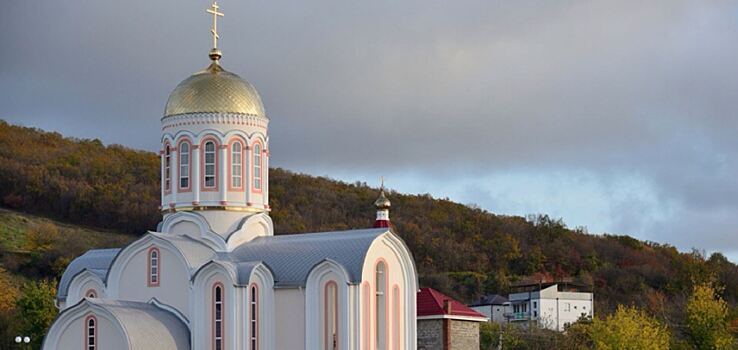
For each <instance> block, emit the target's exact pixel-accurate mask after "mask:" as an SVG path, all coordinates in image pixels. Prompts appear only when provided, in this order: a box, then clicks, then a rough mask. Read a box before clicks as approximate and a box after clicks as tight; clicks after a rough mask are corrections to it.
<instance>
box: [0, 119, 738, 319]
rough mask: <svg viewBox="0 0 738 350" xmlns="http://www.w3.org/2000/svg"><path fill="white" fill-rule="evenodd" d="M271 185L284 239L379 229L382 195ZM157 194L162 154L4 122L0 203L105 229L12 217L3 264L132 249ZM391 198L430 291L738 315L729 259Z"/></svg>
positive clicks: (55, 265) (353, 188) (549, 222)
mask: <svg viewBox="0 0 738 350" xmlns="http://www.w3.org/2000/svg"><path fill="white" fill-rule="evenodd" d="M270 179H271V183H270V186H271V187H270V197H271V198H270V201H271V205H272V208H273V211H272V213H271V215H272V218H273V219H274V223H275V225H276V231H277V232H278V233H296V232H312V231H323V230H334V229H344V228H358V227H368V226H370V225H371V224H372V221H373V219H374V209H373V207H372V202H373V200H374V199H375V198H376V196H377V193H378V191H377V189H376V188H370V187H368V186H367V185H366V184H363V183H353V184H349V183H344V182H340V181H335V180H331V179H328V178H322V177H313V176H308V175H303V174H295V173H293V172H290V171H287V170H284V169H279V168H277V169H270ZM158 186H159V159H158V156H157V155H155V154H154V153H151V152H144V151H137V150H131V149H128V148H125V147H122V146H118V145H112V146H105V145H103V144H102V143H101V142H99V141H97V140H78V139H72V138H64V137H63V136H62V135H60V134H58V133H48V132H42V131H40V130H36V129H30V128H23V127H18V126H13V125H9V124H7V123H5V122H2V121H0V205H2V206H4V207H6V208H10V209H12V210H15V211H21V212H25V213H32V214H36V215H41V216H44V217H48V218H51V219H54V220H58V221H62V222H65V223H70V224H76V225H81V226H84V227H96V228H99V229H94V230H92V229H84V228H79V227H73V226H66V225H61V224H59V225H57V224H55V226H58V227H61V229H60V230H61V231H59V233H58V235H57V237H63V238H58V239H56V240H52V241H51V242H45V241H43V240H42V241H41V242H37V241H38V240H39V239H40V238H39V236H41V237H45V236H46V235H43V234H42V235H39V234H38V233H34V232H35V231H34V230H36V231H38V229H36V228H34V225H25V224H22V222H23V220H30V219H28V218H29V217H30V216H23V215H17V214H12V213H9V212H7V211H2V212H0V235H1V236H0V238H1V239H2V241H1V242H0V247H2V249H3V250H4V251H5V253H6V254H5V256H8V254H29V255H32V256H36V259H37V260H35V262H36V263H38V264H39V267H37V268H33V266H32V265H25V267H24V266H21V265H17V266H9V264H10V263H11V262H12V261H11V262H9V260H8V259H3V260H2V263H3V264H4V265H5V267H6V268H7V269H8V270H10V271H11V272H15V273H23V274H25V275H27V276H30V277H47V276H50V277H58V274H59V272H60V271H62V269H63V265H64V263H65V262H66V261H68V258H70V257H73V256H76V255H78V254H79V253H81V252H82V251H83V250H84V249H87V248H90V247H99V246H112V245H123V244H125V242H127V241H130V240H131V239H132V238H131V237H132V236H130V235H141V234H143V233H145V232H146V230H147V229H154V228H155V227H156V223H157V222H158V221H159V219H160V214H159V212H158V208H157V207H158V204H159V189H158ZM390 198H391V200H392V204H393V210H392V222H393V224H394V225H395V228H396V232H397V233H398V234H399V235H400V236H401V237H402V238H403V239H404V240H405V241H406V242H407V244H408V246H409V247H410V249H411V251H412V252H413V254H414V257H415V260H416V263H417V267H418V270H419V272H420V275H421V285H422V286H431V287H434V288H437V289H439V290H441V291H442V292H444V293H447V294H450V295H452V296H455V297H457V298H460V299H462V300H464V301H471V300H472V299H474V298H476V297H478V296H480V295H482V294H484V293H488V292H504V291H505V290H506V288H507V287H508V286H509V285H510V284H511V283H513V282H515V281H517V280H520V279H523V278H525V277H526V276H531V275H536V276H539V277H546V278H564V277H572V278H575V279H577V280H579V281H582V282H584V283H587V284H591V285H593V286H594V290H595V293H596V296H595V300H596V306H595V309H596V310H598V312H599V313H600V314H605V313H609V312H611V311H612V310H614V309H615V306H616V305H618V304H634V305H637V306H640V307H643V308H645V309H646V310H648V311H650V312H651V313H653V314H656V315H660V316H661V317H662V318H663V319H665V320H672V319H679V318H680V317H681V316H682V310H683V309H684V302H685V299H686V296H687V295H688V294H689V292H690V291H691V286H692V284H693V283H694V282H700V281H703V280H706V279H710V278H715V279H717V280H718V281H719V282H720V283H721V284H722V285H723V286H724V287H725V289H724V296H725V299H726V300H727V301H728V303H729V304H730V305H731V308H734V307H735V305H736V302H737V301H738V267H737V266H736V265H735V264H733V263H730V262H728V261H727V259H725V257H723V256H722V255H720V254H713V255H712V256H710V257H704V256H702V255H701V254H699V253H698V252H692V253H680V252H679V251H677V250H676V249H675V248H674V247H672V246H669V245H667V244H656V243H652V242H643V241H639V240H636V239H633V238H631V237H627V236H610V235H591V234H587V233H585V232H581V231H577V230H572V229H569V228H567V227H566V226H565V224H564V223H563V222H562V221H561V220H557V219H553V218H550V217H548V216H545V215H538V216H532V217H529V218H523V217H517V216H503V215H495V214H492V213H489V212H487V211H484V210H481V209H478V208H470V207H467V206H464V205H461V204H457V203H453V202H451V201H448V200H439V199H434V198H431V197H430V196H427V195H404V194H400V193H395V192H392V193H390ZM19 220H20V221H19ZM38 220H43V219H38ZM19 222H20V223H19ZM24 225H25V226H24ZM60 225H61V226H60ZM35 226H39V225H35ZM41 226H43V225H41ZM46 229H47V230H51V231H53V230H54V229H51V228H48V227H47V228H46ZM44 232H46V231H44ZM114 232H117V233H114ZM24 234H25V235H26V236H28V237H36V238H33V239H31V241H32V242H36V243H34V244H31V245H29V244H28V243H27V242H28V241H29V238H23V236H24ZM695 234H699V232H695ZM39 247H45V248H44V249H46V250H40V249H41V248H39ZM59 247H63V248H64V249H59ZM27 249H30V251H29V252H26V253H24V252H23V251H24V250H27ZM59 251H62V253H59ZM53 252H56V253H53ZM53 254H60V255H59V256H51V255H53ZM11 260H12V259H11Z"/></svg>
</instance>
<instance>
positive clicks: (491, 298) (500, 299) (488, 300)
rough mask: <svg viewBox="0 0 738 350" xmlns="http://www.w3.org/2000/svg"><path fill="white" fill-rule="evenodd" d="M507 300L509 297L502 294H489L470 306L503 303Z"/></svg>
mask: <svg viewBox="0 0 738 350" xmlns="http://www.w3.org/2000/svg"><path fill="white" fill-rule="evenodd" d="M506 302H508V300H507V298H505V297H504V296H502V295H499V294H488V295H486V296H484V297H482V298H481V299H479V300H478V301H476V302H475V303H474V304H471V305H469V306H485V305H502V304H504V303H506Z"/></svg>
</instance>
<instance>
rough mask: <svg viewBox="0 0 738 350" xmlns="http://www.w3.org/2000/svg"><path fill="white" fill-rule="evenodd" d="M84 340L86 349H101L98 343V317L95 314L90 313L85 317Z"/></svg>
mask: <svg viewBox="0 0 738 350" xmlns="http://www.w3.org/2000/svg"><path fill="white" fill-rule="evenodd" d="M83 330H84V342H83V343H82V344H85V349H86V350H97V349H99V347H98V343H97V317H95V315H94V314H89V315H87V317H85V322H84V327H83Z"/></svg>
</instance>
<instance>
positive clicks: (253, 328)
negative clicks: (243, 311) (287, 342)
mask: <svg viewBox="0 0 738 350" xmlns="http://www.w3.org/2000/svg"><path fill="white" fill-rule="evenodd" d="M249 306H250V307H249V315H250V318H249V328H250V331H249V334H250V335H251V337H250V338H249V339H250V342H251V349H252V350H258V349H259V288H258V287H257V286H256V284H252V285H251V300H250V302H249Z"/></svg>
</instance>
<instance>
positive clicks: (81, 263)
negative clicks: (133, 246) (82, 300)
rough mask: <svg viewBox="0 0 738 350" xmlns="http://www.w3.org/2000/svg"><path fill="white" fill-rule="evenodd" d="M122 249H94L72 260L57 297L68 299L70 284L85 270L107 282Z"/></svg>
mask: <svg viewBox="0 0 738 350" xmlns="http://www.w3.org/2000/svg"><path fill="white" fill-rule="evenodd" d="M118 252H120V249H117V248H116V249H93V250H88V251H87V252H85V253H84V254H82V255H81V256H79V257H77V258H76V259H74V260H72V262H71V263H69V266H67V269H66V270H64V273H63V274H62V278H61V281H59V289H58V291H57V293H56V297H57V298H59V299H66V297H67V293H68V292H69V284H70V283H71V282H72V279H74V277H75V276H77V275H78V274H79V273H81V272H82V271H84V270H88V271H90V272H92V273H94V274H95V275H97V276H98V277H100V280H102V281H103V283H104V282H105V278H106V275H107V273H108V269H110V264H111V263H112V262H113V260H114V259H115V256H116V255H118Z"/></svg>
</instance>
